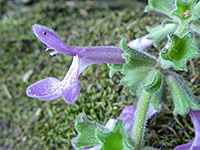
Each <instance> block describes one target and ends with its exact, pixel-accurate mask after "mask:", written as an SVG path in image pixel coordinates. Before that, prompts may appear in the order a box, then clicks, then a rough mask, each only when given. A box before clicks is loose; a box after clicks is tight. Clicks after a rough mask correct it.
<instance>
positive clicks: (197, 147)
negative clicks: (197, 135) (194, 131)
mask: <svg viewBox="0 0 200 150" xmlns="http://www.w3.org/2000/svg"><path fill="white" fill-rule="evenodd" d="M192 150H200V144H199V145H197V146H193V147H192Z"/></svg>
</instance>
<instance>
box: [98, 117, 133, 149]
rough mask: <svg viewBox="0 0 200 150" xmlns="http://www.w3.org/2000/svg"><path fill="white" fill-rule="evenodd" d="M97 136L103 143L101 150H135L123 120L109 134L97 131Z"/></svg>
mask: <svg viewBox="0 0 200 150" xmlns="http://www.w3.org/2000/svg"><path fill="white" fill-rule="evenodd" d="M96 136H97V138H98V140H99V141H101V148H100V150H112V149H113V150H133V147H132V146H131V145H130V144H129V142H128V141H129V139H128V135H126V133H125V131H124V127H123V123H122V121H121V120H118V121H117V122H116V124H115V126H114V128H113V129H111V130H110V131H108V132H107V131H106V132H105V131H102V130H101V129H97V131H96Z"/></svg>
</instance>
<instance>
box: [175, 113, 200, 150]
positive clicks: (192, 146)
mask: <svg viewBox="0 0 200 150" xmlns="http://www.w3.org/2000/svg"><path fill="white" fill-rule="evenodd" d="M189 115H190V118H191V119H192V123H193V126H194V131H195V138H194V140H192V141H191V142H188V143H186V144H183V145H179V146H177V147H175V148H174V150H200V111H199V110H190V112H189Z"/></svg>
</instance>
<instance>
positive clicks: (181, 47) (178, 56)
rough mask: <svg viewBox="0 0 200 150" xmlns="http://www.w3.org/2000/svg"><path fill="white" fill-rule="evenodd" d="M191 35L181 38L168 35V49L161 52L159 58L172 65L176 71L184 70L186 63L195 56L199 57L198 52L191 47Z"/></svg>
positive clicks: (199, 53) (192, 38) (195, 48)
mask: <svg viewBox="0 0 200 150" xmlns="http://www.w3.org/2000/svg"><path fill="white" fill-rule="evenodd" d="M193 40H195V39H194V37H193V34H192V33H188V34H186V35H185V36H183V37H182V38H179V37H178V36H177V35H175V34H171V35H169V42H170V43H171V44H170V46H169V48H164V49H163V50H162V51H161V57H162V58H163V59H164V60H168V61H170V62H172V63H173V64H174V67H175V68H176V69H177V70H186V62H187V61H188V60H189V59H192V58H193V57H195V56H199V55H200V52H199V49H198V48H197V47H194V45H193Z"/></svg>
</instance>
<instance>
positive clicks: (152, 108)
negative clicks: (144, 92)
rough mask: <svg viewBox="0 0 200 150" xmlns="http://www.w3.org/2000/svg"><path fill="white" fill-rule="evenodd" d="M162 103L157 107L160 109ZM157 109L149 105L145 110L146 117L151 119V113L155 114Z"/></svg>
mask: <svg viewBox="0 0 200 150" xmlns="http://www.w3.org/2000/svg"><path fill="white" fill-rule="evenodd" d="M161 108H162V104H160V105H159V109H160V110H161ZM157 112H158V111H157V110H155V109H154V107H153V105H152V104H150V105H149V110H148V112H147V119H151V118H152V117H153V115H155V114H156V113H157Z"/></svg>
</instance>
